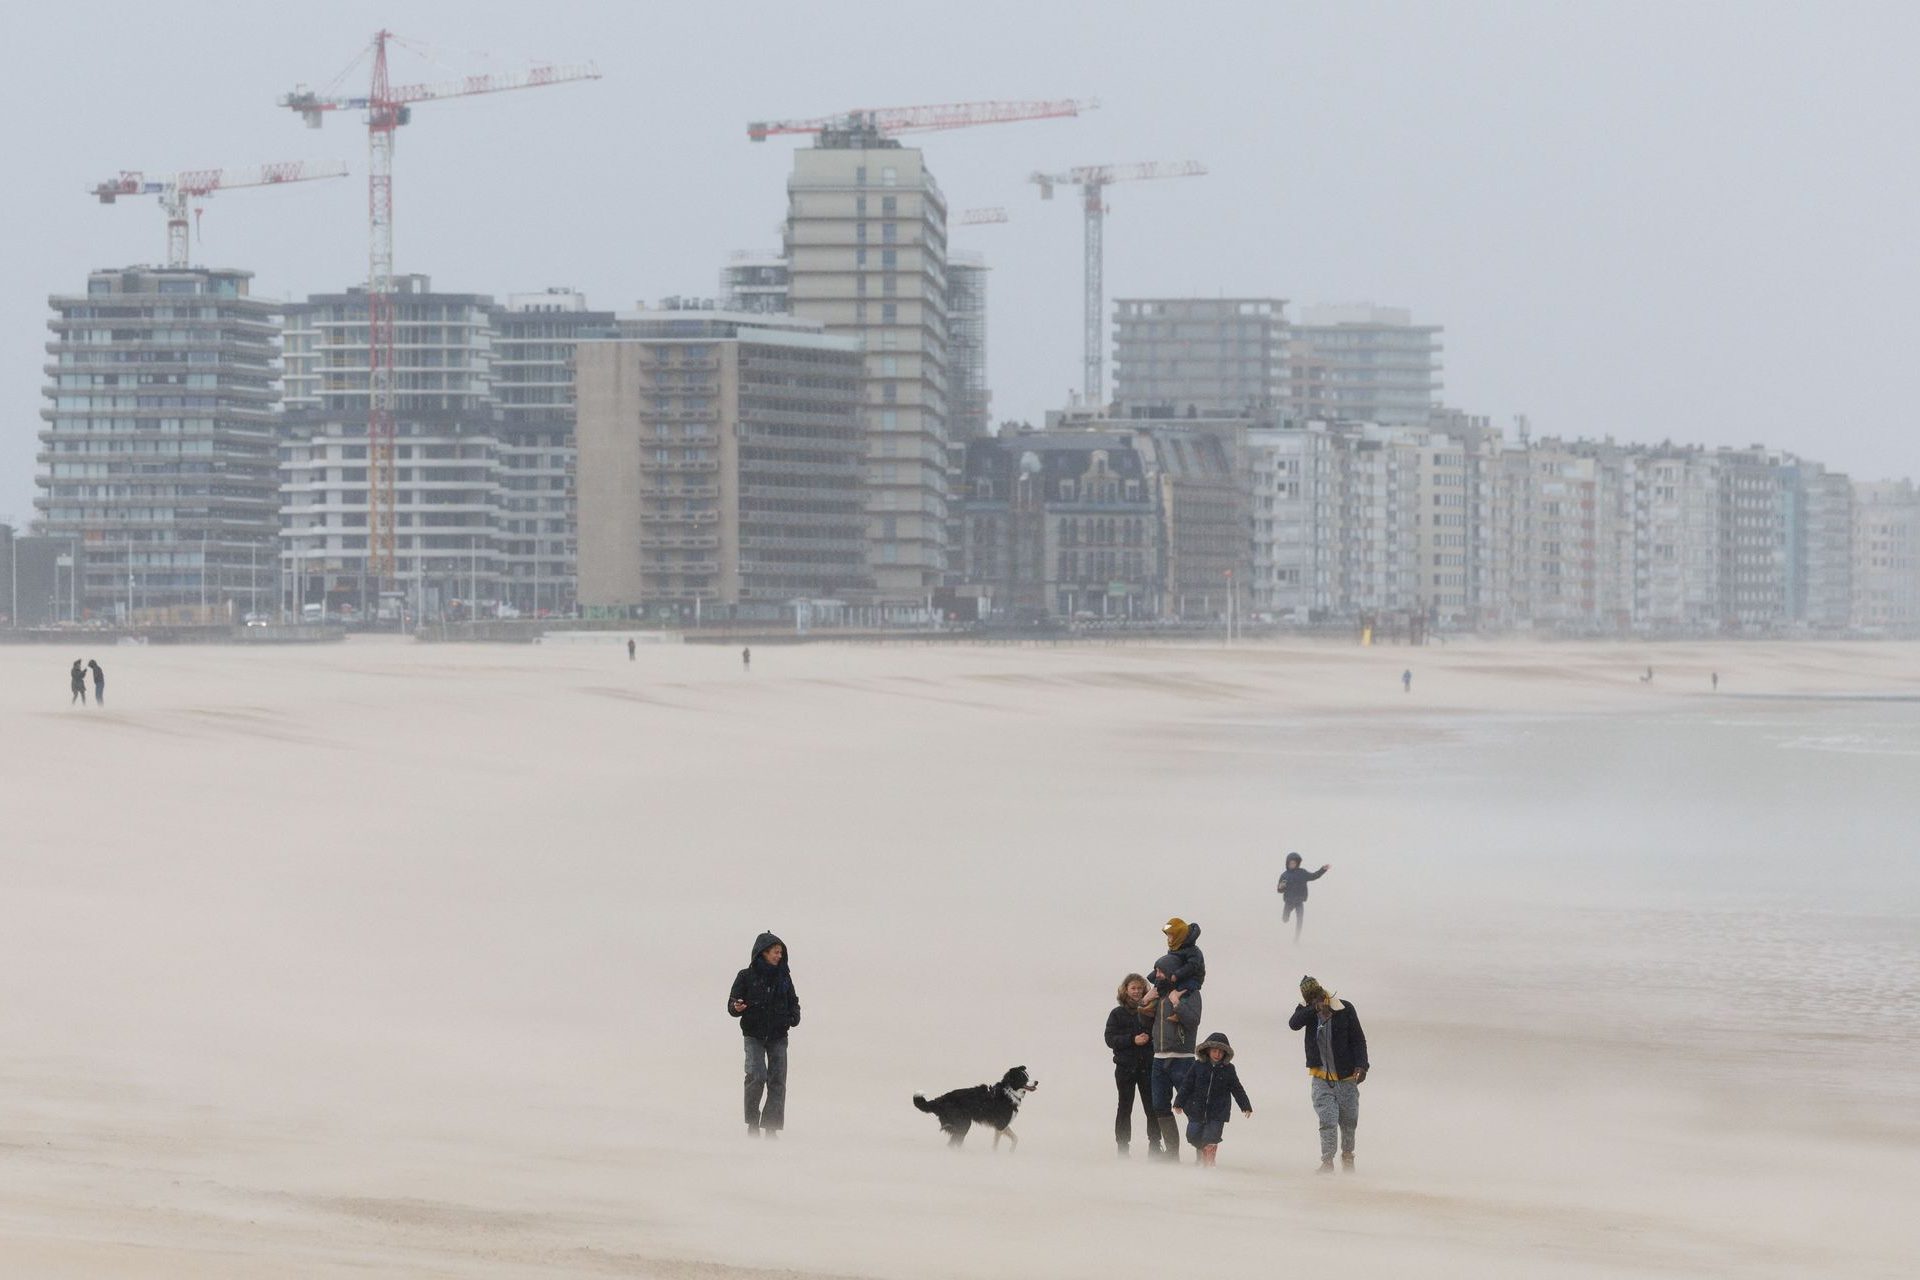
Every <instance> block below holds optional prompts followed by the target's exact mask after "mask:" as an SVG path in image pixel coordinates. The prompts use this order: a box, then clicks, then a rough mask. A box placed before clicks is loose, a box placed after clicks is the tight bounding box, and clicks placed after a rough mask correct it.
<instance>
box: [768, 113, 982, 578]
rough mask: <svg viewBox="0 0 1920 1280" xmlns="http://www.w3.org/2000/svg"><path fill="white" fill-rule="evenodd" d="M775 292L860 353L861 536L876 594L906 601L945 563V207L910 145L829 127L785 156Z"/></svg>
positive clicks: (860, 131) (869, 133) (796, 312)
mask: <svg viewBox="0 0 1920 1280" xmlns="http://www.w3.org/2000/svg"><path fill="white" fill-rule="evenodd" d="M787 201H788V205H787V231H786V238H787V243H786V258H787V296H788V299H789V305H790V307H791V309H792V312H793V314H794V315H795V316H797V317H800V318H802V319H805V320H811V321H813V322H815V323H817V324H819V325H821V326H822V327H823V328H824V329H825V330H826V332H827V333H829V334H835V335H840V336H843V337H848V338H853V339H857V340H858V341H859V342H860V343H861V344H862V348H863V350H864V353H865V368H864V374H863V378H862V385H861V395H860V413H861V417H862V422H863V427H864V430H865V434H866V477H865V478H866V517H867V542H868V546H869V549H870V556H869V558H870V561H871V564H872V569H873V573H874V579H875V586H876V588H877V590H878V593H879V599H880V601H881V602H882V603H890V604H896V605H913V604H916V603H917V602H919V601H922V600H924V599H925V598H926V596H927V593H929V592H931V591H932V590H933V589H934V588H935V587H937V586H939V585H940V584H941V581H942V575H943V574H944V572H945V570H946V563H947V491H946V468H947V434H948V433H947V416H948V408H947V397H948V381H947V379H948V374H947V360H948V357H947V288H948V282H947V204H946V198H945V197H944V196H943V195H941V193H940V187H939V184H938V183H936V182H935V181H934V178H933V175H932V173H930V172H929V171H928V170H927V166H926V162H925V159H924V158H923V157H922V155H921V153H920V152H919V150H917V149H916V148H912V147H903V146H900V145H899V144H898V143H896V142H894V141H892V140H890V139H886V138H883V137H880V136H879V135H878V134H877V133H874V132H872V131H871V130H868V129H863V128H854V129H845V130H829V131H827V132H825V133H823V134H821V135H820V137H819V139H818V140H817V142H816V144H815V145H814V146H812V147H808V148H805V149H803V150H801V151H798V152H796V153H795V154H794V164H793V174H792V176H791V177H790V178H789V179H788V182H787Z"/></svg>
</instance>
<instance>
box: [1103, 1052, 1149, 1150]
mask: <svg viewBox="0 0 1920 1280" xmlns="http://www.w3.org/2000/svg"><path fill="white" fill-rule="evenodd" d="M1113 1085H1114V1088H1115V1089H1116V1090H1117V1091H1118V1092H1119V1095H1120V1105H1119V1108H1118V1109H1117V1110H1116V1111H1114V1113H1113V1140H1114V1141H1115V1142H1117V1143H1119V1144H1120V1145H1121V1146H1123V1147H1124V1146H1126V1145H1127V1144H1128V1143H1130V1142H1132V1141H1133V1103H1134V1099H1136V1098H1138V1099H1139V1101H1140V1114H1141V1115H1143V1116H1145V1117H1146V1118H1147V1145H1149V1146H1153V1147H1157V1146H1159V1145H1160V1131H1159V1130H1158V1129H1157V1128H1156V1127H1155V1126H1154V1124H1153V1071H1152V1069H1151V1068H1149V1067H1121V1066H1116V1067H1114V1069H1113Z"/></svg>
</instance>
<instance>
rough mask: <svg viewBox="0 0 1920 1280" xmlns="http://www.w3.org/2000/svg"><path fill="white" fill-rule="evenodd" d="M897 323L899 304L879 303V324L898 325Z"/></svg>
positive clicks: (898, 320) (898, 319)
mask: <svg viewBox="0 0 1920 1280" xmlns="http://www.w3.org/2000/svg"><path fill="white" fill-rule="evenodd" d="M899 322H900V307H899V304H897V303H892V302H883V303H881V304H880V323H881V324H898V323H899Z"/></svg>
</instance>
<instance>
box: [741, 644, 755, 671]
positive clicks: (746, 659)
mask: <svg viewBox="0 0 1920 1280" xmlns="http://www.w3.org/2000/svg"><path fill="white" fill-rule="evenodd" d="M740 669H741V670H742V671H751V670H753V650H751V649H742V650H741V651H740Z"/></svg>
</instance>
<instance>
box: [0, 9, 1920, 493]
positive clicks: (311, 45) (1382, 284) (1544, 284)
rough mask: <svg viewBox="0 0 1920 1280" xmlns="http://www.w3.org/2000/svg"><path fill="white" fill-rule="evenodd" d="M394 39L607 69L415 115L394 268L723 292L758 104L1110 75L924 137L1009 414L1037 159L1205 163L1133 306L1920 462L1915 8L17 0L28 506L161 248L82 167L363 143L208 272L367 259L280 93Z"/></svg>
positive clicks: (1020, 92) (1046, 351) (285, 274)
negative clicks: (1385, 309) (1184, 298)
mask: <svg viewBox="0 0 1920 1280" xmlns="http://www.w3.org/2000/svg"><path fill="white" fill-rule="evenodd" d="M382 24H387V25H391V26H392V27H393V28H394V29H395V30H396V31H398V32H399V33H401V34H402V35H405V36H408V37H410V38H412V39H413V40H415V41H418V42H422V43H425V44H428V45H431V46H434V47H435V48H436V50H437V51H438V56H439V58H440V65H435V64H434V63H432V62H426V61H422V60H419V59H416V58H413V57H412V56H411V55H405V54H402V55H400V56H399V58H398V60H397V61H396V63H395V66H394V74H395V78H396V79H404V80H413V79H432V78H440V77H442V76H445V75H451V74H457V73H463V72H466V71H469V70H487V69H494V70H509V69H513V68H515V67H518V66H521V65H524V64H525V63H528V62H531V61H535V60H543V59H552V60H557V61H574V60H581V59H589V58H591V59H594V60H596V61H597V62H598V64H599V67H600V70H601V71H602V73H603V74H604V76H605V78H604V79H603V80H600V81H598V82H595V83H590V84H583V85H575V86H569V87H563V88H553V89H543V90H540V91H537V92H531V93H525V94H503V95H499V96H495V97H484V98H475V99H467V100H462V101H455V102H447V103H437V104H436V103H429V104H426V105H425V106H423V107H421V108H420V109H419V110H418V111H417V113H416V115H415V119H414V123H413V124H412V125H410V126H408V127H407V128H406V129H405V130H403V131H402V132H401V134H400V137H399V145H398V159H397V161H396V165H395V171H396V180H395V202H396V209H397V214H396V225H397V236H396V240H397V246H398V249H397V266H398V268H399V269H400V270H402V271H424V272H427V273H428V274H430V275H431V276H432V277H433V279H434V282H435V284H436V286H438V287H441V288H446V289H456V290H469V291H474V292H484V293H493V294H496V295H504V294H506V293H509V292H517V291H524V290H531V289H538V288H542V287H544V286H546V285H549V284H569V285H573V286H575V287H577V288H580V289H583V290H585V291H586V292H587V293H588V294H589V296H590V297H591V298H592V299H593V301H594V302H595V303H596V304H597V305H601V306H611V307H618V308H624V307H629V306H632V305H633V304H634V303H635V302H636V301H638V300H642V299H645V300H653V299H657V298H659V297H662V296H665V295H667V294H676V293H677V294H698V295H707V294H710V293H711V292H712V291H713V289H714V285H715V277H716V275H717V272H718V269H719V266H720V264H721V262H722V261H723V260H724V259H725V257H726V255H727V253H728V252H729V251H730V250H733V249H735V248H771V247H774V246H776V245H777V243H778V233H777V228H778V224H779V222H780V220H781V218H782V216H783V213H784V204H785V194H784V185H783V184H784V181H785V176H786V173H787V169H788V167H789V163H790V156H789V153H790V151H791V150H792V149H793V147H794V145H796V144H795V143H794V142H793V141H785V142H769V143H764V144H759V145H754V144H750V143H748V142H747V140H746V137H745V124H746V122H747V121H748V120H750V119H757V118H763V117H784V116H810V115H820V114H826V113H828V112H832V111H835V110H839V109H843V108H847V107H854V106H875V105H896V104H899V105H905V104H912V103H924V102H947V101H955V100H970V99H988V98H1025V97H1070V96H1079V97H1098V98H1099V99H1100V100H1101V102H1102V107H1101V109H1100V110H1098V111H1096V112H1093V113H1092V114H1090V115H1087V116H1083V117H1081V118H1080V119H1078V120H1064V121H1046V122H1036V123H1029V124H1017V125H1002V126H994V127H988V128H980V129H973V130H967V131H962V132H954V133H946V134H927V135H922V136H921V139H920V141H921V145H923V146H924V147H925V149H926V152H927V154H928V157H929V160H930V163H931V165H932V166H933V168H934V172H935V173H936V175H937V176H938V178H939V180H940V182H941V184H942V186H943V187H944V188H945V190H946V192H947V195H948V199H949V201H950V202H951V204H952V205H953V206H954V207H955V208H967V207H973V206H981V205H1005V206H1007V207H1008V209H1009V210H1010V211H1011V213H1012V215H1013V221H1012V222H1010V223H1008V224H1005V225H999V226H984V227H961V228H957V229H956V231H955V233H954V241H955V247H956V248H968V249H977V250H979V251H981V252H982V253H984V254H986V255H987V256H988V259H989V261H990V263H991V265H992V266H993V268H994V275H993V293H992V311H991V317H990V326H991V327H990V337H989V342H990V361H991V377H992V383H993V389H994V396H995V411H996V416H998V417H1026V418H1034V419H1037V418H1038V417H1039V415H1040V414H1041V413H1042V412H1043V411H1044V410H1045V409H1047V408H1048V407H1052V406H1057V405H1058V404H1059V403H1061V402H1062V401H1063V400H1064V398H1065V396H1066V393H1067V392H1068V390H1069V389H1070V388H1073V387H1075V386H1077V385H1078V382H1079V369H1080V366H1079V359H1080V220H1079V215H1078V210H1077V207H1076V205H1075V203H1074V202H1073V201H1072V200H1071V199H1066V200H1061V199H1056V200H1055V201H1054V202H1053V203H1051V204H1043V203H1041V202H1040V200H1039V199H1038V197H1037V194H1036V193H1035V191H1034V189H1033V188H1032V187H1031V186H1030V185H1029V184H1028V183H1027V182H1026V181H1025V178H1026V175H1027V174H1028V173H1029V172H1031V171H1032V170H1034V169H1036V168H1047V169H1054V168H1062V167H1067V166H1071V165H1075V164H1090V163H1104V162H1125V161H1134V160H1181V159H1195V160H1200V161H1203V162H1204V163H1205V164H1206V165H1207V166H1208V167H1209V168H1210V169H1211V171H1212V172H1211V174H1210V176H1208V177H1205V178H1197V179H1181V180H1178V181H1167V182H1146V183H1137V184H1129V185H1126V186H1117V187H1114V188H1113V189H1112V192H1111V200H1110V206H1111V209H1112V212H1111V214H1110V215H1109V217H1108V220H1107V281H1108V296H1109V297H1110V298H1111V297H1113V296H1120V295H1169V294H1214V293H1231V294H1252V295H1272V296H1278V297H1284V298H1288V299H1291V300H1293V301H1294V302H1295V303H1296V304H1297V303H1300V302H1315V301H1347V300H1361V299H1365V300H1371V301H1375V302H1379V303H1393V304H1400V305H1405V306H1409V307H1411V308H1412V309H1413V311H1414V314H1415V316H1416V318H1418V319H1419V320H1421V321H1423V322H1431V323H1439V324H1443V325H1445V326H1446V336H1445V342H1446V352H1445V361H1446V372H1445V381H1446V399H1447V401H1448V402H1449V403H1451V404H1454V405H1457V406H1459V407H1461V408H1464V409H1467V410H1469V411H1472V412H1475V413H1485V414H1489V415H1491V416H1492V417H1493V418H1494V419H1495V420H1496V421H1498V422H1502V423H1505V422H1508V421H1509V420H1510V419H1511V416H1512V415H1513V414H1516V413H1525V414H1527V415H1529V416H1530V417H1531V419H1532V421H1533V423H1534V426H1535V429H1536V430H1537V431H1540V432H1553V433H1561V434H1585V435H1608V434H1610V435H1613V436H1616V437H1618V438H1622V439H1632V440H1658V439H1662V438H1669V437H1670V438H1673V439H1675V440H1688V441H1701V442H1705V443H1708V444H1746V443H1752V442H1755V441H1764V442H1766V443H1769V444H1774V445H1778V446H1781V447H1785V448H1790V449H1793V450H1796V451H1798V452H1801V453H1804V454H1806V455H1808V456H1811V457H1815V458H1819V459H1821V460H1823V461H1826V462H1828V463H1829V464H1831V465H1835V466H1838V467H1840V468H1842V469H1845V470H1848V471H1850V472H1852V473H1854V474H1855V475H1857V476H1860V477H1863V478H1873V477H1879V476H1883V475H1905V474H1914V473H1916V472H1920V466H1916V465H1915V450H1914V448H1913V446H1912V444H1911V443H1910V442H1911V439H1912V435H1911V432H1912V427H1911V424H1910V419H1911V417H1912V415H1913V413H1914V406H1915V405H1916V404H1920V360H1916V359H1915V354H1914V345H1915V343H1914V321H1913V317H1914V314H1915V307H1916V303H1917V302H1920V254H1917V253H1916V248H1915V243H1914V227H1915V224H1916V216H1915V215H1916V210H1915V204H1916V194H1920V179H1916V175H1915V170H1914V159H1913V140H1914V139H1915V137H1916V136H1920V127H1917V126H1920V78H1917V77H1916V76H1915V75H1914V74H1913V69H1912V65H1911V58H1912V54H1913V50H1914V49H1915V48H1916V47H1920V41H1916V37H1920V17H1916V6H1913V5H1911V4H1864V3H1858V4H1794V5H1787V4H1760V3H1751V4H1675V3H1633V4H1576V3H1568V2H1566V0H1555V2H1554V3H1538V4H1519V3H1513V4H1500V3H1463V2H1461V0H1452V2H1450V3H1446V4H1413V3H1395V4H1388V3H1370V4H1369V3H1342V4H1326V3H1273V2H1269V3H1194V2H1189V3H1186V4H1181V5H1167V4H1127V3H1112V2H1108V3H1045V2H1036V0H1026V2H1024V3H999V2H997V0H996V2H992V3H978V2H976V3H969V4H952V3H945V4H937V5H936V4H916V3H908V2H906V0H901V2H900V3H894V4H877V3H865V2H862V3H836V4H820V5H798V4H720V3H706V4H701V3H692V4H689V3H685V2H684V0H682V2H680V3H673V4H652V3H641V2H638V0H635V2H630V3H613V2H611V0H609V2H604V3H584V2H582V3H552V2H550V3H544V4H535V3H530V2H527V0H520V2H518V3H511V4H509V3H497V2H495V0H462V2H460V3H445V2H438V0H416V2H411V3H406V4H392V3H389V4H385V5H376V4H368V3H362V2H360V0H331V2H330V3H327V4H306V5H298V4H262V3H179V4H172V5H153V4H151V3H127V2H125V0H107V2H102V0H95V2H94V3H91V4H87V5H52V4H40V5H32V6H17V7H15V8H13V9H11V10H10V12H9V17H8V25H9V35H10V36H11V39H10V40H9V42H8V43H9V46H10V48H11V49H12V50H13V54H14V56H13V58H12V59H11V66H10V69H9V73H8V75H7V76H6V77H5V79H4V81H3V82H0V83H3V84H4V88H3V89H0V94H4V98H3V99H0V102H4V106H5V120H6V128H7V133H6V139H7V141H6V158H7V161H8V163H7V165H6V171H7V172H9V173H11V174H12V175H13V182H14V190H13V191H12V192H11V193H10V198H9V201H8V203H9V206H10V210H9V213H10V216H9V220H8V221H9V223H10V225H12V226H13V227H14V228H15V231H14V237H13V240H12V243H11V250H10V252H8V253H6V254H5V255H4V260H3V261H0V272H3V273H4V275H3V277H0V338H3V340H0V353H3V358H0V403H4V405H5V406H6V409H7V411H8V416H9V418H10V419H11V420H12V422H13V423H14V426H13V428H12V430H11V431H9V432H8V433H7V437H6V444H5V448H4V449H0V515H5V514H7V513H13V514H15V515H16V516H19V517H21V518H25V517H26V516H28V515H29V513H30V502H31V495H32V476H33V469H34V462H33V455H34V451H35V439H34V436H35V432H36V431H37V430H38V426H39V417H38V412H39V409H40V405H41V396H40V391H41V386H42V383H43V376H42V373H41V368H40V366H41V364H42V361H43V359H44V354H43V352H42V349H41V344H42V343H43V342H44V341H45V340H46V332H45V328H44V325H45V320H46V307H45V298H46V295H47V294H49V293H51V292H65V291H72V290H77V289H78V288H80V287H81V286H82V284H83V281H84V279H85V276H86V273H87V271H88V270H89V269H92V268H95V267H102V266H119V265H125V264H127V263H129V262H137V261H153V260H155V259H157V258H160V257H162V256H163V254H164V234H163V222H162V219H161V215H160V213H159V210H158V209H157V208H156V207H154V206H153V205H152V204H151V203H150V202H146V201H141V202H133V203H128V202H122V203H121V204H118V205H115V206H101V205H97V204H95V203H93V202H92V201H91V200H90V199H89V198H88V197H87V195H86V194H85V193H86V190H87V188H88V187H89V186H91V185H92V184H93V183H95V182H98V181H100V180H102V179H104V178H107V177H109V176H111V175H112V174H113V173H115V172H116V171H117V170H119V169H121V168H144V169H147V170H149V171H161V172H166V171H172V170H175V169H180V168H197V167H201V166H207V165H218V164H244V163H254V162H259V161H267V160H279V159H299V158H314V159H327V158H336V157H337V158H341V159H345V160H347V161H348V162H349V163H350V164H351V165H352V168H353V174H354V176H353V177H352V178H349V179H344V180H339V181H334V182H329V183H315V184H310V185H306V186H296V187H288V188H282V189H278V190H266V191H237V192H229V193H227V194H225V195H220V196H216V197H214V198H213V199H212V200H210V201H209V202H208V203H207V206H206V214H205V222H204V228H203V230H204V240H203V242H202V243H201V244H199V245H197V246H196V249H195V259H196V261H203V262H208V263H211V264H214V265H221V266H240V267H246V268H250V269H251V270H253V271H254V272H255V273H256V279H255V286H256V290H257V291H258V292H260V293H262V294H267V295H271V296H276V297H287V296H300V295H304V294H306V293H308V292H312V291H319V290H330V289H337V288H339V287H341V286H343V285H345V284H348V283H354V282H358V281H359V280H361V279H362V278H364V275H365V270H366V224H365V210H366V193H365V177H364V175H365V172H366V162H365V149H366V135H365V130H364V129H363V128H362V127H360V125H359V123H358V121H357V120H355V119H352V118H349V117H346V116H344V115H343V116H342V117H341V118H338V119H334V120H331V121H329V122H328V124H327V125H326V127H325V128H324V129H322V130H319V131H309V130H307V129H305V128H303V127H302V126H301V125H300V123H299V122H298V120H297V118H295V117H294V116H293V115H292V114H291V113H290V112H287V111H285V110H282V109H280V108H278V107H276V106H275V105H274V104H275V100H276V99H277V97H278V96H279V95H280V94H282V93H284V92H286V91H287V90H288V89H290V88H291V87H292V86H293V85H294V84H295V83H297V82H307V83H310V84H314V85H322V84H325V83H326V82H328V81H330V80H332V79H333V77H334V76H335V75H336V74H337V73H338V72H339V71H340V70H341V69H342V68H344V67H345V66H346V65H347V64H348V63H349V62H350V61H351V60H352V59H353V58H354V57H355V55H356V54H357V53H358V51H359V50H360V49H361V48H362V47H363V46H364V45H365V44H366V42H367V40H368V38H369V37H370V35H371V33H372V32H373V31H374V30H375V28H376V27H378V26H380V25H382ZM363 86H364V78H363V76H361V75H360V74H359V73H356V75H355V77H354V78H353V80H352V82H351V87H353V88H355V89H358V88H360V87H363Z"/></svg>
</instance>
